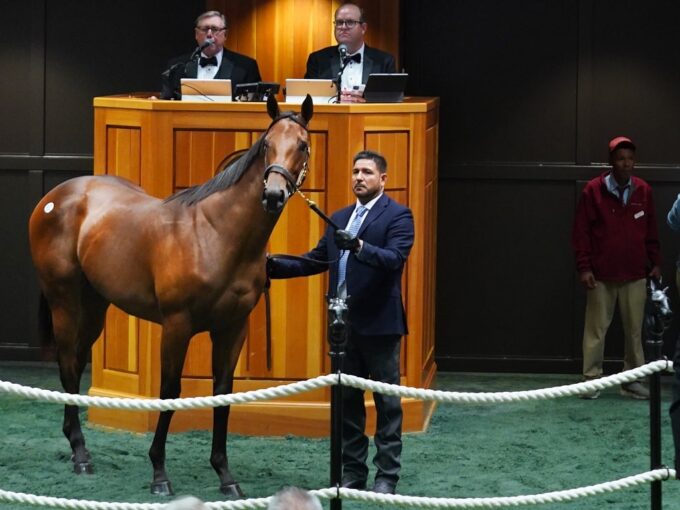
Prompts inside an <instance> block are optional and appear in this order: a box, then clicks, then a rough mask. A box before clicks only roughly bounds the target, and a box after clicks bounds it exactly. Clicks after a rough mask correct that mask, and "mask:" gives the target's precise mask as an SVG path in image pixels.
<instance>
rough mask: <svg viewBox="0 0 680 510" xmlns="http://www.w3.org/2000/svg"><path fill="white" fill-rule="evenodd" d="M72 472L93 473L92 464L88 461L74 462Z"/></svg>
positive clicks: (80, 473)
mask: <svg viewBox="0 0 680 510" xmlns="http://www.w3.org/2000/svg"><path fill="white" fill-rule="evenodd" d="M73 472H74V473H75V474H77V475H91V474H94V466H93V465H92V464H90V463H89V462H74V463H73Z"/></svg>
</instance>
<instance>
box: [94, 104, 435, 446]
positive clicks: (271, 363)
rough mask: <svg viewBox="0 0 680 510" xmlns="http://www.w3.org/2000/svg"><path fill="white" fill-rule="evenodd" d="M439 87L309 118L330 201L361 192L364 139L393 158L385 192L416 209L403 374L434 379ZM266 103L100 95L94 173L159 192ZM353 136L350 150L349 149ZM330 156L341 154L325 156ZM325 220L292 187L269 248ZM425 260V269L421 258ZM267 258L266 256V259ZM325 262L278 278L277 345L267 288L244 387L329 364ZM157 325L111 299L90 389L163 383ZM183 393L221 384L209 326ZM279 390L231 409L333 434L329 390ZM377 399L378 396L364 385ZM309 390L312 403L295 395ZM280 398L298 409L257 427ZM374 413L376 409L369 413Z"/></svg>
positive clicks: (229, 141) (326, 202)
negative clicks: (301, 274) (326, 413)
mask: <svg viewBox="0 0 680 510" xmlns="http://www.w3.org/2000/svg"><path fill="white" fill-rule="evenodd" d="M437 107H438V101H437V100H436V99H420V100H418V99H414V100H413V101H409V102H406V103H403V104H395V105H387V104H382V105H369V104H365V105H320V106H317V107H315V114H314V118H313V119H312V123H311V126H310V129H311V133H312V142H311V143H312V145H311V147H312V160H311V166H310V175H309V178H308V180H307V181H306V182H305V184H304V186H303V190H304V192H305V194H306V195H307V196H308V198H309V199H311V200H313V201H314V202H316V203H317V204H318V205H319V207H320V208H321V209H323V210H325V211H327V212H332V211H334V210H337V209H339V208H341V207H344V206H346V205H347V204H348V203H352V202H354V201H355V197H354V196H353V194H352V191H351V185H350V179H351V168H352V161H351V160H352V156H353V154H354V153H355V152H357V151H359V150H363V149H367V148H371V149H376V150H380V151H384V152H385V155H386V156H387V158H388V160H389V165H388V166H389V170H388V172H389V173H390V177H389V180H388V184H389V186H388V192H389V193H390V195H391V196H392V197H393V198H394V199H395V200H397V201H399V202H401V203H403V204H406V205H408V206H410V207H411V208H412V209H413V212H414V218H415V228H416V243H415V245H414V247H413V250H412V253H411V256H410V258H409V262H408V263H407V267H406V271H405V273H404V280H403V285H404V299H405V306H406V308H407V310H408V319H409V335H408V337H406V341H405V342H403V347H402V353H403V356H402V360H403V362H402V381H403V382H404V384H408V385H410V386H425V387H428V386H429V385H430V384H431V382H432V377H433V376H434V371H435V368H436V367H435V365H434V359H433V355H434V353H433V349H432V345H433V344H434V338H433V332H434V324H433V321H434V315H433V313H432V303H433V299H434V297H433V296H434V291H435V280H436V271H435V251H434V250H432V247H434V246H436V242H435V240H434V239H433V236H434V235H435V232H436V229H435V225H436V209H435V207H436V200H433V198H432V192H433V190H435V189H436V179H437V162H436V159H434V158H435V157H436V151H437V142H436V132H437V125H436V124H434V123H433V122H434V121H436V119H437V118H438V117H437V116H436V115H432V114H431V111H432V110H436V109H437ZM269 122H270V119H269V117H268V115H267V114H266V112H265V106H264V105H263V104H256V103H231V104H229V103H227V104H197V103H182V102H159V101H153V100H146V99H137V98H124V97H104V98H97V99H96V100H95V134H96V138H95V165H96V169H97V170H96V173H97V174H116V175H128V176H130V177H131V178H132V179H133V180H135V179H136V181H137V182H139V183H140V184H141V185H142V187H144V188H145V189H147V190H148V191H149V192H150V193H151V194H153V195H156V196H159V197H163V196H166V195H169V194H170V193H171V192H173V191H177V190H179V189H182V188H185V187H187V186H194V185H197V184H200V183H202V182H204V181H205V180H207V179H209V178H210V177H212V175H213V173H214V170H215V167H216V165H218V164H219V162H220V161H221V160H222V159H223V157H225V156H228V155H229V154H231V153H232V152H234V151H236V150H239V149H242V148H245V147H248V146H249V145H250V144H251V143H253V142H254V141H255V139H256V137H257V136H259V135H260V134H261V133H262V132H263V131H264V129H265V128H266V127H267V126H268V125H269ZM348 148H349V150H348ZM331 154H333V155H334V157H332V158H331V157H330V155H331ZM324 229H325V224H324V223H323V222H322V220H321V219H320V218H319V217H318V216H316V215H314V214H313V213H312V212H311V211H310V210H309V208H308V207H307V204H306V203H305V202H304V201H303V200H302V199H301V198H300V197H299V196H297V195H296V196H293V197H292V198H291V199H290V201H289V203H288V205H287V207H286V208H285V210H284V212H283V214H282V215H281V217H280V219H279V221H278V223H277V225H276V227H275V229H274V231H273V234H272V236H271V239H270V246H269V252H270V253H288V254H299V253H303V252H306V251H308V250H309V249H310V248H311V247H313V246H314V245H316V243H317V242H318V240H319V239H320V238H321V236H322V235H323V232H324ZM421 268H423V269H424V271H423V270H421ZM263 269H264V268H263ZM326 278H327V276H326V274H322V275H318V276H314V277H310V278H299V279H291V280H276V281H274V282H273V283H272V287H271V304H272V306H271V331H272V343H271V350H269V349H270V347H269V346H268V345H267V340H266V335H265V325H266V313H265V312H266V310H265V306H264V300H262V299H261V300H260V302H259V303H258V305H257V306H256V308H255V309H254V311H253V313H252V314H251V316H250V318H249V321H248V332H247V338H246V342H245V344H244V347H243V350H242V352H241V356H240V358H239V361H238V364H237V367H236V372H235V375H236V380H235V388H234V389H235V391H244V390H247V389H257V388H264V387H269V386H271V385H274V384H280V383H281V382H282V381H290V380H302V379H308V378H312V377H316V376H318V375H320V374H323V373H327V372H328V371H329V368H330V367H329V361H328V356H327V350H328V347H327V342H326V303H325V294H326V287H327V279H326ZM159 350H160V329H159V327H158V326H157V325H152V324H149V323H147V322H145V321H139V320H138V319H136V318H133V317H128V316H127V315H125V314H123V313H122V312H120V311H119V310H117V309H115V308H111V310H110V311H109V314H108V316H107V323H106V326H105V330H104V334H103V338H102V339H101V340H100V341H98V342H97V343H96V344H95V347H94V349H93V385H92V388H91V391H90V392H91V393H92V394H96V395H111V394H115V393H116V392H122V393H125V394H137V395H140V396H148V397H151V396H156V395H157V394H158V387H159V372H160V361H159ZM182 388H183V391H182V395H183V396H190V395H209V394H210V393H211V392H212V380H211V343H210V338H209V335H208V334H207V333H201V334H199V335H197V336H196V337H195V338H194V339H193V340H192V342H191V344H190V347H189V350H188V353H187V358H186V362H185V365H184V370H183V379H182ZM316 393H317V395H316V396H314V395H311V396H310V395H300V396H296V397H292V398H291V399H283V400H284V401H290V402H291V403H290V404H285V403H283V402H282V401H280V400H279V401H276V402H264V403H260V404H257V405H249V406H242V407H236V408H234V409H233V410H232V421H231V425H230V426H231V429H232V430H234V431H239V432H244V433H264V432H267V433H281V434H287V433H297V434H310V435H325V434H327V433H328V428H327V424H326V422H325V420H320V418H319V414H318V413H320V412H321V410H323V409H327V407H328V405H329V392H328V391H325V390H324V391H320V392H316ZM369 398H370V395H369ZM301 402H305V405H300V403H301ZM272 409H275V410H276V413H278V415H279V416H289V417H291V419H289V420H280V419H279V420H273V421H271V422H270V423H268V424H267V425H266V426H265V427H259V428H258V427H253V425H252V421H253V419H255V418H257V419H262V418H263V417H266V418H267V419H268V418H269V416H270V414H272V412H274V411H272ZM404 409H405V414H406V416H407V419H406V421H405V423H407V424H408V425H407V427H406V429H405V430H420V429H421V428H422V427H423V426H424V425H425V424H426V423H427V420H428V417H429V413H430V412H431V411H432V409H433V408H432V406H430V405H423V404H422V403H420V402H416V401H405V404H404ZM115 414H116V413H112V412H111V411H104V410H97V409H91V410H90V414H89V418H90V420H92V421H93V422H95V423H100V424H108V425H115V426H120V424H121V423H123V421H124V420H122V419H121V417H120V416H119V415H115ZM152 416H153V413H139V416H136V417H130V418H129V419H130V420H131V423H130V424H129V428H132V429H134V430H147V429H148V427H153V426H154V423H155V422H154V420H153V418H152ZM211 416H212V415H211V413H210V412H209V411H206V412H202V411H201V412H197V413H195V414H193V413H192V414H189V415H185V418H179V416H178V419H177V420H176V421H173V430H180V429H182V428H204V427H209V426H210V424H211ZM370 419H371V422H372V420H373V419H374V418H373V415H371V418H370Z"/></svg>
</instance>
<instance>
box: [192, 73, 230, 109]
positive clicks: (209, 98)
mask: <svg viewBox="0 0 680 510" xmlns="http://www.w3.org/2000/svg"><path fill="white" fill-rule="evenodd" d="M180 86H181V87H180V88H181V92H182V101H201V102H208V103H210V102H216V103H228V102H230V101H231V80H199V79H198V78H182V80H181V81H180Z"/></svg>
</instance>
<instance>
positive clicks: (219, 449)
mask: <svg viewBox="0 0 680 510" xmlns="http://www.w3.org/2000/svg"><path fill="white" fill-rule="evenodd" d="M210 338H211V340H212V371H213V394H214V395H225V394H228V393H231V392H232V390H233V386H234V369H235V368H236V362H237V361H238V356H239V353H240V352H241V346H242V345H243V340H244V338H245V321H243V323H242V324H240V325H239V326H238V327H236V328H234V329H231V330H229V331H220V332H217V331H211V332H210ZM228 423H229V406H226V407H216V408H214V409H213V439H212V452H211V454H210V464H211V465H212V467H213V469H214V470H215V472H216V473H217V476H218V477H219V478H220V492H222V494H224V495H225V496H227V497H228V498H243V497H245V495H244V493H243V491H242V490H241V487H240V486H239V484H238V482H237V481H236V480H234V477H233V476H232V475H231V472H230V471H229V459H228V457H227V427H228Z"/></svg>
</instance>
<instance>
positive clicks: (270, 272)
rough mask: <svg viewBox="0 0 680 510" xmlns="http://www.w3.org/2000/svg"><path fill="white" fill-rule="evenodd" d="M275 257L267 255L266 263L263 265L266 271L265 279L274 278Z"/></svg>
mask: <svg viewBox="0 0 680 510" xmlns="http://www.w3.org/2000/svg"><path fill="white" fill-rule="evenodd" d="M275 257H276V256H275V255H270V254H269V253H267V263H266V265H265V267H266V269H267V278H268V279H269V278H271V277H272V276H274V272H275V270H276V260H275Z"/></svg>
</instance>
